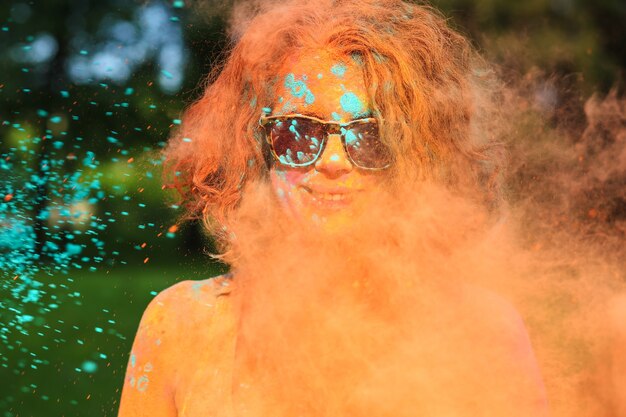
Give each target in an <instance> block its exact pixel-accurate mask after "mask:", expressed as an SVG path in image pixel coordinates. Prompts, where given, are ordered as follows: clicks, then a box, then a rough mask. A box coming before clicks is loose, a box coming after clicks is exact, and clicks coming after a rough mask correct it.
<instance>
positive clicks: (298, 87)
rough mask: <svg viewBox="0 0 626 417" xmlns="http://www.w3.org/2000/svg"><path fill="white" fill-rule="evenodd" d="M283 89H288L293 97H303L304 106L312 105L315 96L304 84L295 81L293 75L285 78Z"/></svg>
mask: <svg viewBox="0 0 626 417" xmlns="http://www.w3.org/2000/svg"><path fill="white" fill-rule="evenodd" d="M285 88H287V89H289V92H290V93H291V95H292V96H293V97H296V98H301V97H304V102H305V104H313V103H314V102H315V96H314V95H313V93H312V92H311V90H309V88H308V87H307V85H306V83H305V82H304V81H302V80H296V76H295V75H294V74H293V73H290V74H287V75H286V76H285Z"/></svg>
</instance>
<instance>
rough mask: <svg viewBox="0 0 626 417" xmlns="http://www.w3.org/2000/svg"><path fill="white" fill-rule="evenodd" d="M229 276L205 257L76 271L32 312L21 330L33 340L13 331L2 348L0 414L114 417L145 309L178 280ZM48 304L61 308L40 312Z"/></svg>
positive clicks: (7, 416)
mask: <svg viewBox="0 0 626 417" xmlns="http://www.w3.org/2000/svg"><path fill="white" fill-rule="evenodd" d="M224 271H225V269H224V267H223V266H220V265H217V264H212V263H210V262H209V261H207V260H206V259H201V260H195V261H187V263H186V264H185V265H182V266H174V265H163V264H161V265H160V264H155V263H152V264H151V263H148V264H146V265H142V266H141V267H120V268H116V269H111V270H109V271H99V272H92V273H89V272H83V273H80V274H72V275H71V277H72V279H73V281H71V282H68V283H67V284H66V285H67V287H65V288H63V287H61V288H59V287H57V288H56V289H55V291H54V292H50V291H49V292H48V294H47V295H46V297H48V298H49V299H48V300H43V303H38V306H34V307H32V308H33V310H34V311H32V312H29V314H31V315H33V316H34V317H35V320H33V321H32V322H31V323H27V324H26V325H25V326H24V328H25V330H26V331H27V332H28V335H24V334H20V333H18V332H13V333H11V334H10V335H9V336H10V337H13V340H11V342H12V344H11V346H10V347H9V348H7V346H6V345H5V344H1V343H0V359H3V360H2V362H1V363H2V367H0V390H1V393H0V417H28V416H32V417H40V416H65V417H69V416H104V417H106V416H116V415H117V409H118V406H119V397H120V392H121V387H122V381H123V377H124V371H125V368H126V363H127V360H128V353H129V351H130V348H131V344H132V341H133V337H134V334H135V331H136V330H137V326H138V324H139V320H140V319H141V314H142V312H143V310H144V309H145V307H146V306H147V304H148V303H149V302H150V300H151V299H152V298H153V297H154V295H155V294H156V293H157V292H159V291H161V290H163V289H164V288H167V287H169V286H170V285H172V284H174V283H176V282H178V281H181V280H185V279H205V278H208V277H211V276H215V275H219V274H220V273H223V272H224ZM57 279H58V277H57ZM48 281H49V282H47V283H45V284H46V285H47V284H49V283H50V282H52V281H54V279H53V278H48ZM50 299H51V300H54V302H55V303H56V304H58V305H59V307H58V308H56V309H53V310H51V311H50V312H42V310H41V306H42V305H46V304H45V303H49V302H50ZM1 321H2V316H1V315H0V324H2V323H1ZM2 356H4V357H5V358H1V357H2ZM34 359H37V360H38V361H43V363H41V362H35V363H33V360H34ZM31 365H32V366H31ZM33 366H34V367H33Z"/></svg>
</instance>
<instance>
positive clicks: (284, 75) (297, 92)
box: [273, 50, 370, 120]
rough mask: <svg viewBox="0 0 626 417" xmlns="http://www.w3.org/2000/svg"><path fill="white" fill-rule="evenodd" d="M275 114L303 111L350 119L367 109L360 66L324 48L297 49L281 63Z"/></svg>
mask: <svg viewBox="0 0 626 417" xmlns="http://www.w3.org/2000/svg"><path fill="white" fill-rule="evenodd" d="M276 98H277V100H276V102H275V103H274V108H273V113H274V114H288V113H305V114H314V115H317V116H319V117H321V118H325V119H332V120H350V119H355V118H359V117H364V116H366V115H368V114H369V113H370V101H369V98H368V93H367V88H366V86H365V81H364V77H363V69H362V67H361V66H360V65H359V63H358V62H357V61H355V60H353V59H351V58H346V57H337V56H336V55H333V54H331V53H329V52H326V51H323V50H322V51H312V52H303V53H298V54H296V55H293V56H291V57H289V58H288V59H287V60H286V62H285V64H284V65H283V66H282V71H281V74H279V82H278V85H277V88H276Z"/></svg>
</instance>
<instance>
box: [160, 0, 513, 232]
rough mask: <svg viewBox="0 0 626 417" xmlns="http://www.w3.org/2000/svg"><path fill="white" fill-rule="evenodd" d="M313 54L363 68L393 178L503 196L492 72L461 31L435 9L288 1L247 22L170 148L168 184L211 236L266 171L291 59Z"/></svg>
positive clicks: (373, 0)
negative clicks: (273, 117) (272, 118)
mask: <svg viewBox="0 0 626 417" xmlns="http://www.w3.org/2000/svg"><path fill="white" fill-rule="evenodd" d="M315 49H323V50H326V51H329V52H331V53H333V54H336V55H337V56H338V57H345V58H349V59H353V60H355V61H356V62H358V63H359V65H360V66H361V67H362V69H363V74H364V75H363V76H364V79H365V85H366V86H367V89H368V94H369V96H370V100H371V103H372V108H373V114H374V115H375V116H376V117H378V118H379V120H380V124H381V135H382V140H383V141H384V142H385V143H386V144H387V145H388V146H389V147H390V148H391V149H392V152H393V154H394V155H395V158H394V164H393V167H392V169H391V170H390V172H389V175H388V177H389V181H390V182H391V183H394V181H395V182H401V181H403V183H406V181H408V182H409V183H411V182H412V181H419V180H421V179H432V180H435V181H438V182H441V183H444V184H447V185H449V186H450V187H456V188H457V189H459V190H470V192H469V193H468V194H467V195H473V196H480V197H479V199H482V201H488V202H490V203H491V204H493V203H494V202H497V201H498V200H499V198H500V197H499V195H500V193H499V187H500V185H499V182H500V181H499V179H498V178H499V177H500V175H499V174H498V173H499V171H500V169H501V167H502V165H503V152H502V145H501V143H500V142H499V141H498V139H497V135H496V134H495V132H494V129H493V128H494V124H493V123H490V122H492V119H490V113H489V112H490V111H492V110H493V109H494V108H495V106H494V105H493V103H494V101H493V99H494V97H495V94H493V92H494V91H496V88H494V86H496V84H497V83H496V82H494V80H496V78H495V77H494V76H493V71H491V70H490V69H489V67H488V66H487V65H486V64H485V63H484V61H483V60H482V59H481V58H480V56H479V55H478V53H477V52H476V51H475V49H474V48H473V47H472V46H471V44H470V43H469V41H468V40H467V39H466V38H465V37H464V36H462V35H461V34H459V33H457V32H456V31H455V30H453V29H451V28H450V27H449V26H448V24H447V22H446V20H445V18H444V17H443V16H441V15H440V14H439V13H438V12H437V11H435V10H434V9H432V8H431V7H429V6H426V5H416V4H410V3H408V2H405V1H402V0H335V1H333V0H320V1H316V2H311V1H306V0H291V1H286V2H282V3H281V4H280V5H278V6H275V7H273V8H271V9H269V10H265V11H263V12H261V13H258V14H257V15H256V16H255V17H254V18H253V19H251V21H250V23H249V26H248V28H247V29H246V30H245V32H244V33H243V34H242V36H241V38H240V39H239V40H238V41H237V42H234V45H233V46H232V48H231V50H230V53H229V54H227V58H226V59H225V61H224V62H223V65H222V66H221V68H219V69H216V70H215V71H214V72H213V73H212V74H211V75H209V77H208V80H207V84H206V87H205V89H204V94H203V96H202V97H201V98H200V99H199V100H197V101H196V102H195V103H193V104H192V105H191V106H190V107H189V108H188V109H187V110H186V112H185V113H184V115H183V117H182V124H181V126H180V128H179V130H178V131H176V132H175V133H174V135H173V137H172V138H171V140H170V142H169V146H168V147H167V149H166V151H165V160H166V162H165V170H166V181H167V182H166V183H167V184H168V185H169V186H170V187H173V188H176V189H177V190H178V192H179V194H180V196H181V197H182V200H183V204H184V205H185V206H186V208H187V209H188V213H189V214H190V215H191V216H192V217H196V218H202V219H203V220H204V221H205V224H206V225H207V228H208V231H209V232H210V233H213V234H214V235H217V236H220V234H222V233H221V231H222V230H223V229H224V226H227V225H228V222H229V218H230V216H231V215H232V214H233V213H235V212H236V208H237V207H238V204H239V202H240V200H241V198H242V188H243V187H244V186H245V184H246V183H249V182H252V181H258V180H263V179H264V178H266V177H267V172H268V166H267V163H266V155H264V149H263V146H262V145H261V144H262V143H263V141H262V140H260V139H259V132H258V120H259V116H260V115H261V114H262V109H263V108H265V107H271V106H272V105H273V104H274V103H275V93H274V87H275V85H276V83H277V82H278V79H279V76H280V71H281V68H283V65H284V63H285V61H286V60H287V59H288V58H289V57H292V56H293V55H295V54H297V53H299V52H301V51H302V50H315ZM223 237H224V239H226V240H227V238H226V237H225V235H224V236H223ZM222 243H223V242H222Z"/></svg>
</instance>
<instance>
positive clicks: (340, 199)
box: [302, 187, 360, 209]
mask: <svg viewBox="0 0 626 417" xmlns="http://www.w3.org/2000/svg"><path fill="white" fill-rule="evenodd" d="M302 188H303V189H304V190H305V191H306V192H307V194H308V195H309V196H310V197H311V199H312V200H313V202H314V203H316V204H318V205H320V206H322V207H325V208H329V209H339V208H343V207H346V206H348V205H349V204H350V203H352V201H353V200H354V196H355V194H356V193H357V192H358V191H360V190H355V189H352V188H337V187H333V188H326V187H314V188H311V187H302Z"/></svg>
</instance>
